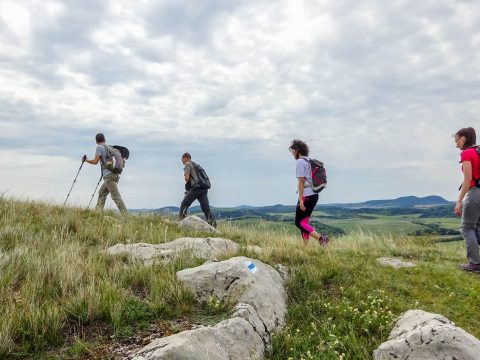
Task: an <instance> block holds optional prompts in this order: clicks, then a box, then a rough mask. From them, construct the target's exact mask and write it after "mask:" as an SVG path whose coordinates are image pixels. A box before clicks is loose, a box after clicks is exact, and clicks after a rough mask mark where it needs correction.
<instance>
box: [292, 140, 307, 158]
mask: <svg viewBox="0 0 480 360" xmlns="http://www.w3.org/2000/svg"><path fill="white" fill-rule="evenodd" d="M288 149H289V150H290V152H291V153H292V155H293V156H294V157H295V159H299V158H300V156H308V154H309V153H310V149H309V148H308V145H307V144H305V143H304V142H303V141H302V140H298V139H295V140H293V141H292V143H291V144H290V147H289V148H288Z"/></svg>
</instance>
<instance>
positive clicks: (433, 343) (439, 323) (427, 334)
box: [373, 310, 480, 360]
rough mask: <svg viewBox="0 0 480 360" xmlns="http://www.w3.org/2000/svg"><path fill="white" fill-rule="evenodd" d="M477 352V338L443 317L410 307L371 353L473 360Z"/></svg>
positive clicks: (402, 358) (385, 359)
mask: <svg viewBox="0 0 480 360" xmlns="http://www.w3.org/2000/svg"><path fill="white" fill-rule="evenodd" d="M479 354H480V340H478V339H477V338H475V337H474V336H472V335H470V334H469V333H467V332H466V331H464V330H463V329H461V328H459V327H456V326H455V324H454V323H452V322H451V321H450V320H448V319H447V318H445V317H444V316H442V315H438V314H432V313H427V312H424V311H421V310H410V311H407V312H406V313H405V314H403V315H402V316H401V317H400V319H399V320H398V321H397V323H396V325H395V328H394V329H393V330H392V332H391V333H390V338H389V341H387V342H385V343H383V344H382V345H380V347H379V348H378V349H377V350H375V351H374V353H373V356H374V359H375V360H389V359H396V360H406V359H408V360H420V359H421V360H440V359H441V360H454V359H456V360H474V359H479V358H480V355H479Z"/></svg>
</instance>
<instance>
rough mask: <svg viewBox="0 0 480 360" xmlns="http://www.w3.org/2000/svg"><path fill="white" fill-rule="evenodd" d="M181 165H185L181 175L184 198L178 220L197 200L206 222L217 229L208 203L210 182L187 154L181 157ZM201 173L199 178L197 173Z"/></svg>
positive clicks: (183, 216) (185, 214)
mask: <svg viewBox="0 0 480 360" xmlns="http://www.w3.org/2000/svg"><path fill="white" fill-rule="evenodd" d="M182 163H183V165H185V167H184V168H183V175H184V179H185V190H186V191H185V197H184V198H183V200H182V203H181V205H180V214H179V217H180V220H181V219H184V218H185V217H186V216H187V211H188V208H189V207H190V205H192V203H193V202H194V201H195V200H198V202H199V203H200V207H201V209H202V211H203V213H204V214H205V217H206V219H207V222H208V223H209V224H210V225H211V226H213V227H217V222H216V221H215V218H214V217H213V214H212V211H211V210H210V205H209V203H208V189H209V188H210V181H209V180H208V176H207V175H206V173H205V171H204V170H203V169H202V167H201V166H200V165H198V164H196V163H194V162H193V161H192V157H191V156H190V154H189V153H185V154H183V155H182ZM200 172H201V174H200V175H202V176H201V177H199V173H200Z"/></svg>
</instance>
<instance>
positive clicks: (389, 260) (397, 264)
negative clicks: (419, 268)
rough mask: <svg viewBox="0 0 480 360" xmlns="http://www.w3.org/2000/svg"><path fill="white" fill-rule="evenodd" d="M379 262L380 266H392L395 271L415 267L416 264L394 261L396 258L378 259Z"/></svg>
mask: <svg viewBox="0 0 480 360" xmlns="http://www.w3.org/2000/svg"><path fill="white" fill-rule="evenodd" d="M377 261H378V262H379V263H380V265H383V266H391V267H393V268H395V269H399V268H409V267H415V264H414V263H411V262H405V261H402V260H400V259H394V258H388V257H382V258H378V259H377Z"/></svg>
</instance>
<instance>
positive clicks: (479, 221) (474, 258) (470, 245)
mask: <svg viewBox="0 0 480 360" xmlns="http://www.w3.org/2000/svg"><path fill="white" fill-rule="evenodd" d="M462 235H463V238H464V239H465V243H466V246H467V258H468V261H469V262H471V263H472V264H480V256H479V254H478V247H479V244H480V189H479V188H476V187H474V188H471V189H470V190H468V193H467V196H466V197H465V200H464V201H463V209H462Z"/></svg>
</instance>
